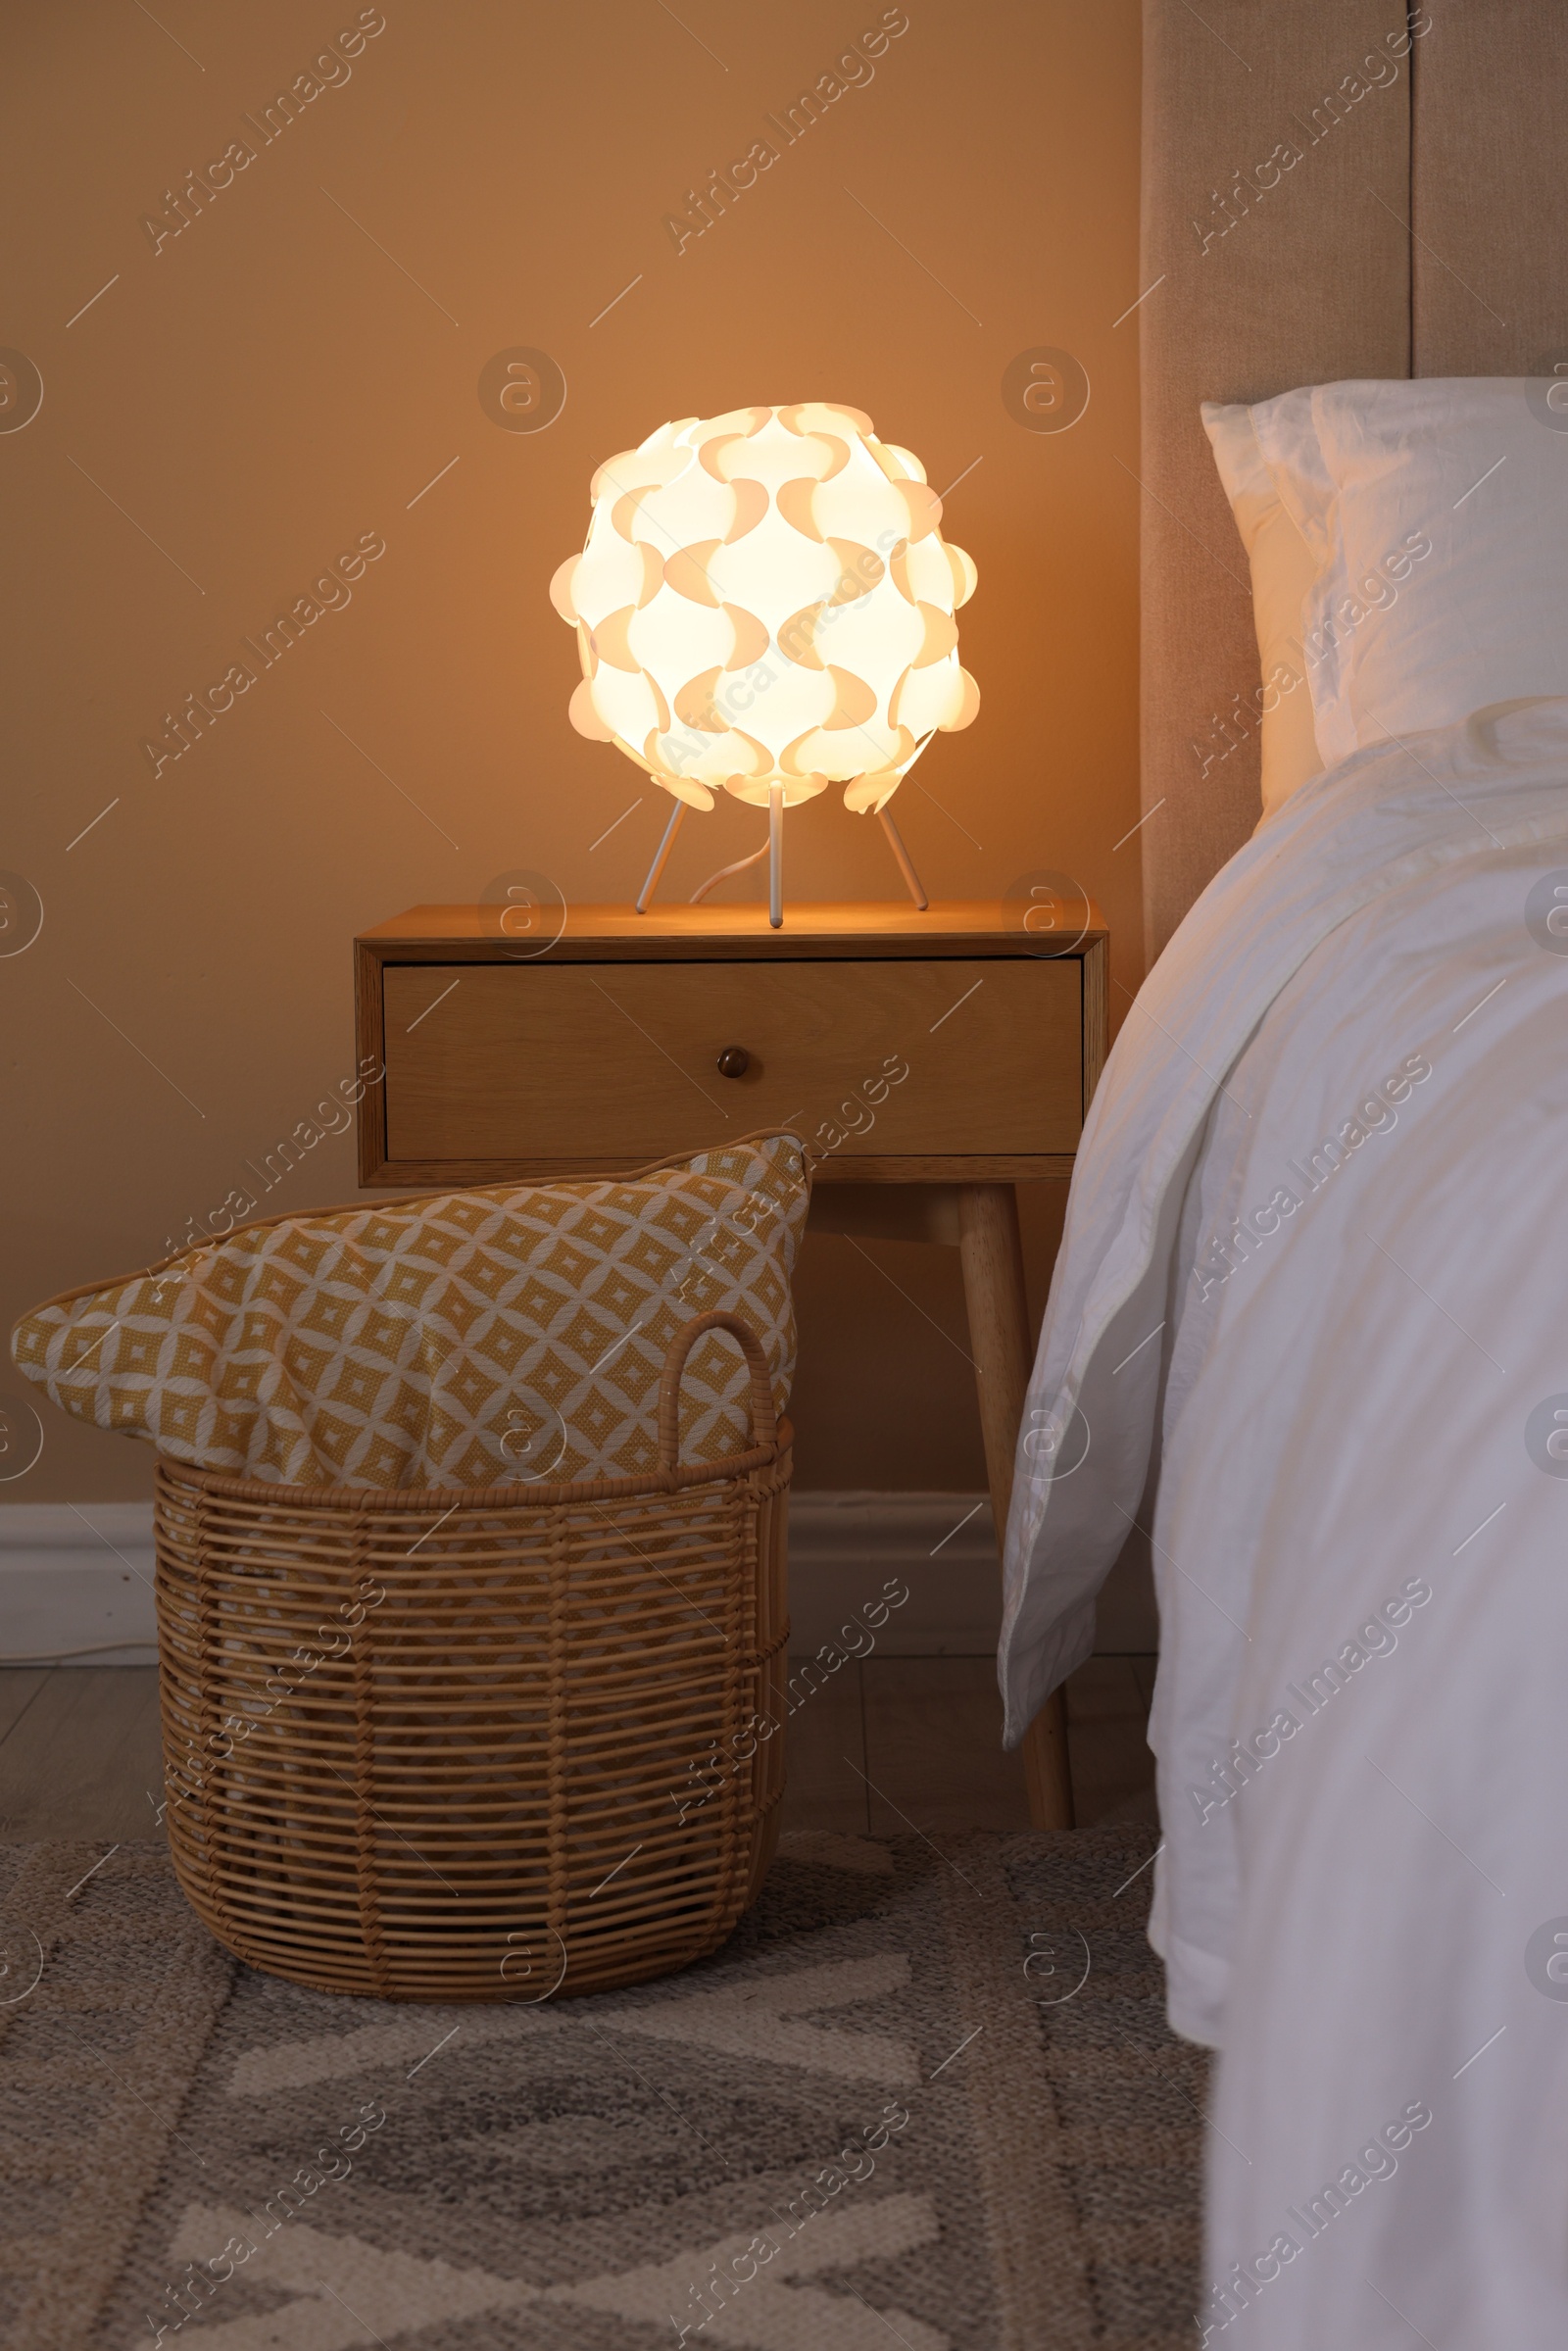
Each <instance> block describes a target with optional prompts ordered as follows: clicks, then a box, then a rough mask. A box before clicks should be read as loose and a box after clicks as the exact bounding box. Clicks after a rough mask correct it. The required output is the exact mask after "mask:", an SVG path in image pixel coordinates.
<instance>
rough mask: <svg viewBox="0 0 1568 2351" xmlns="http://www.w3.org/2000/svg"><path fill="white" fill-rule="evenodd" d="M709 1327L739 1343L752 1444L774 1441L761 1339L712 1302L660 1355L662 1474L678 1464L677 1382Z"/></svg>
mask: <svg viewBox="0 0 1568 2351" xmlns="http://www.w3.org/2000/svg"><path fill="white" fill-rule="evenodd" d="M709 1331H728V1333H729V1335H730V1337H731V1338H732V1339H735V1340H738V1341H739V1343H740V1349H741V1352H742V1354H743V1355H744V1356H745V1357H746V1368H747V1370H748V1371H749V1372H750V1373H751V1379H752V1396H751V1403H752V1439H753V1442H754V1444H757V1445H775V1444H776V1443H777V1442H778V1414H777V1413H776V1412H775V1411H774V1409H773V1386H772V1382H771V1381H770V1380H769V1378H768V1376H767V1358H766V1357H765V1356H764V1354H763V1353H762V1343H761V1341H760V1339H759V1338H758V1336H757V1333H756V1331H755V1330H754V1329H753V1328H752V1326H751V1324H750V1323H749V1322H746V1321H743V1319H742V1318H741V1316H740V1315H738V1314H729V1313H726V1312H725V1310H724V1309H723V1307H721V1306H716V1307H714V1308H713V1309H712V1311H711V1313H708V1314H696V1315H693V1317H692V1319H691V1321H690V1322H688V1323H684V1324H683V1325H682V1326H681V1328H680V1329H679V1330H678V1331H677V1332H676V1333H675V1336H674V1338H673V1339H672V1340H671V1341H670V1343H669V1351H668V1353H667V1354H666V1355H665V1357H664V1368H663V1371H662V1374H661V1375H660V1381H659V1466H660V1468H661V1469H662V1471H663V1472H664V1473H665V1475H666V1476H672V1475H673V1474H674V1472H675V1471H676V1470H677V1469H678V1468H679V1467H680V1384H681V1381H682V1379H683V1378H684V1376H685V1372H686V1360H687V1357H688V1356H689V1355H690V1353H691V1351H692V1348H693V1347H695V1346H696V1345H697V1342H698V1340H699V1339H701V1338H703V1337H704V1335H705V1334H706V1333H707V1332H709Z"/></svg>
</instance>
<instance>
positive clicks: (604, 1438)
mask: <svg viewBox="0 0 1568 2351" xmlns="http://www.w3.org/2000/svg"><path fill="white" fill-rule="evenodd" d="M808 1201H809V1181H808V1178H807V1174H806V1167H805V1161H804V1158H803V1154H802V1151H801V1148H800V1145H799V1144H798V1143H797V1142H796V1141H795V1139H794V1137H793V1136H789V1135H778V1136H773V1137H770V1138H768V1139H766V1140H765V1141H762V1142H760V1143H746V1144H735V1145H729V1146H726V1147H725V1148H724V1149H722V1150H718V1151H705V1152H703V1153H701V1154H700V1155H699V1156H698V1157H696V1158H693V1159H689V1160H686V1161H684V1162H683V1163H682V1164H680V1165H679V1166H676V1167H670V1168H663V1169H661V1170H659V1171H658V1172H657V1173H655V1174H652V1175H647V1176H640V1177H636V1178H633V1179H628V1178H625V1177H617V1178H615V1179H614V1180H613V1181H610V1182H586V1183H578V1184H552V1185H547V1186H526V1185H495V1186H492V1187H490V1188H488V1189H486V1190H483V1191H472V1192H459V1193H444V1194H439V1195H436V1196H435V1197H433V1198H430V1199H426V1200H406V1201H399V1202H398V1203H397V1204H396V1205H395V1206H392V1207H386V1206H383V1205H380V1204H377V1205H376V1206H375V1207H354V1208H338V1209H332V1210H328V1211H325V1212H323V1213H321V1214H319V1215H305V1216H296V1217H289V1218H287V1219H283V1220H274V1221H272V1222H270V1223H266V1224H257V1225H249V1226H246V1227H244V1228H242V1229H241V1230H240V1231H239V1232H237V1233H233V1234H230V1235H229V1236H228V1238H227V1239H226V1240H224V1241H221V1242H218V1243H214V1244H213V1245H212V1246H210V1247H206V1248H202V1249H192V1250H188V1251H187V1252H186V1253H185V1254H184V1255H182V1256H179V1257H176V1258H172V1259H171V1260H169V1261H168V1262H167V1263H166V1264H164V1265H162V1266H156V1267H153V1268H151V1269H150V1270H149V1271H148V1272H146V1273H140V1274H133V1275H131V1276H130V1277H129V1278H128V1279H126V1280H124V1281H121V1282H114V1283H108V1284H105V1286H104V1287H103V1288H102V1289H100V1290H96V1291H93V1292H90V1293H81V1294H77V1295H74V1296H71V1297H67V1298H57V1299H53V1300H51V1301H50V1302H49V1303H48V1304H46V1305H42V1306H38V1307H36V1308H35V1309H34V1310H33V1312H32V1313H30V1314H26V1315H24V1316H23V1318H22V1320H21V1321H20V1322H19V1323H18V1325H17V1327H16V1330H15V1332H14V1333H13V1335H12V1354H13V1357H14V1359H15V1361H16V1364H17V1367H18V1369H19V1370H20V1371H22V1372H23V1373H25V1376H26V1377H27V1378H28V1379H29V1380H32V1381H34V1382H35V1383H36V1384H37V1385H38V1386H39V1387H40V1388H42V1389H44V1390H45V1391H46V1393H47V1394H48V1396H50V1398H51V1399H52V1400H53V1402H55V1403H57V1404H58V1405H60V1407H61V1408H62V1410H63V1411H66V1412H69V1413H71V1414H72V1415H73V1418H75V1419H77V1420H83V1421H87V1422H89V1423H91V1424H92V1425H93V1426H95V1427H97V1428H101V1429H118V1430H121V1431H123V1432H124V1433H125V1434H127V1435H130V1436H134V1437H140V1438H143V1439H145V1440H146V1441H147V1442H149V1443H150V1444H153V1445H157V1446H158V1447H159V1449H160V1450H161V1451H163V1452H165V1453H168V1454H171V1455H172V1457H173V1458H174V1459H176V1460H179V1461H188V1462H191V1463H193V1464H195V1465H197V1466H198V1467H201V1468H204V1469H212V1470H219V1471H224V1472H227V1473H229V1474H231V1475H233V1476H236V1477H250V1478H259V1479H265V1480H268V1481H269V1482H271V1483H276V1484H282V1485H291V1486H335V1485H344V1486H359V1487H379V1488H395V1487H409V1486H489V1485H500V1484H504V1483H508V1482H510V1481H512V1480H513V1479H515V1478H516V1477H517V1476H518V1475H519V1474H520V1473H519V1467H518V1461H519V1456H520V1457H521V1459H522V1460H523V1461H524V1462H525V1463H526V1464H527V1466H528V1469H529V1471H530V1474H532V1475H535V1476H540V1475H543V1476H548V1477H549V1478H550V1479H551V1480H552V1481H560V1480H566V1479H574V1478H617V1477H637V1476H642V1475H644V1474H646V1473H647V1472H648V1471H649V1470H651V1469H653V1468H655V1467H656V1466H657V1463H658V1424H659V1377H660V1372H661V1370H662V1364H663V1357H664V1351H665V1348H666V1347H668V1345H669V1342H670V1340H671V1338H672V1337H673V1336H674V1334H675V1332H676V1331H678V1330H679V1329H680V1327H681V1325H682V1324H683V1323H685V1322H688V1321H690V1319H691V1318H692V1316H693V1315H695V1314H701V1313H704V1312H706V1311H707V1310H708V1308H710V1307H711V1306H725V1307H728V1308H729V1309H730V1310H731V1311H733V1312H735V1313H737V1314H740V1315H742V1316H744V1317H745V1319H746V1320H747V1321H748V1322H750V1323H751V1324H752V1325H753V1327H754V1329H755V1330H756V1331H757V1334H758V1337H759V1338H760V1341H761V1343H762V1347H763V1351H764V1353H765V1355H766V1357H767V1364H768V1371H769V1374H770V1376H771V1381H772V1388H773V1398H774V1402H775V1404H776V1405H777V1406H778V1408H779V1410H780V1411H782V1410H783V1409H784V1406H785V1404H786V1402H787V1401H788V1397H789V1391H790V1385H791V1382H792V1380H793V1378H794V1373H795V1318H794V1308H793V1303H792V1300H791V1295H790V1277H791V1275H792V1274H793V1272H794V1268H795V1258H796V1253H797V1251H798V1249H799V1248H800V1242H801V1235H802V1233H803V1231H804V1229H805V1224H806V1211H807V1205H808ZM746 1396H747V1379H746V1373H745V1368H744V1365H743V1362H742V1359H741V1355H740V1350H739V1349H738V1348H737V1347H736V1346H735V1344H734V1342H733V1341H732V1340H730V1339H727V1338H724V1337H722V1336H721V1335H719V1334H718V1333H716V1332H710V1333H708V1334H707V1335H706V1336H705V1337H704V1338H703V1339H702V1340H700V1341H699V1342H698V1345H697V1346H696V1347H695V1348H694V1349H693V1351H692V1355H691V1358H690V1361H689V1363H688V1366H687V1372H686V1380H685V1385H684V1388H683V1391H682V1408H681V1459H682V1460H683V1461H684V1462H692V1463H695V1462H702V1461H716V1460H719V1459H721V1458H722V1457H723V1456H724V1455H725V1454H726V1453H733V1452H739V1451H740V1450H742V1449H743V1447H744V1446H745V1445H746V1443H747V1411H746ZM551 1413H555V1414H558V1415H559V1416H560V1417H559V1424H558V1423H556V1422H554V1421H551V1420H550V1418H549V1415H550V1414H551ZM541 1428H543V1429H545V1430H546V1431H547V1433H548V1435H549V1439H550V1442H549V1443H548V1445H545V1446H544V1447H543V1449H542V1450H541V1451H540V1452H539V1453H537V1454H532V1453H529V1452H527V1451H526V1450H525V1449H524V1448H525V1445H526V1443H527V1441H528V1439H530V1438H531V1437H532V1436H533V1435H534V1433H535V1432H536V1431H538V1430H539V1429H541ZM563 1441H564V1442H563ZM535 1461H538V1462H539V1463H540V1464H542V1466H540V1467H538V1468H535V1467H534V1466H533V1464H534V1462H535Z"/></svg>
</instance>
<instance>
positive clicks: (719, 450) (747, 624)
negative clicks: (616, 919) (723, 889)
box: [550, 400, 980, 929]
mask: <svg viewBox="0 0 1568 2351" xmlns="http://www.w3.org/2000/svg"><path fill="white" fill-rule="evenodd" d="M591 495H592V498H593V509H594V511H593V518H592V520H591V522H590V523H589V526H588V541H587V545H586V546H585V547H584V549H583V551H582V553H581V555H574V556H572V557H570V558H569V559H568V560H567V561H566V562H565V563H563V564H562V565H561V567H560V569H559V570H558V571H557V573H556V575H555V578H554V579H553V580H552V581H551V583H550V596H551V602H552V603H553V604H554V605H555V608H556V610H557V612H560V614H561V616H562V618H563V619H564V620H566V621H568V622H570V623H571V625H572V626H573V627H575V629H576V631H577V642H578V647H579V650H580V652H581V656H582V669H583V674H582V682H581V684H580V685H579V686H577V688H576V689H575V691H574V692H573V694H572V697H571V705H570V717H571V722H572V724H573V726H575V727H576V729H577V731H578V733H579V734H583V735H587V736H590V737H591V738H593V739H594V740H595V741H598V742H603V743H613V744H614V745H615V746H616V748H617V749H618V750H620V751H623V752H624V753H625V755H626V757H627V758H628V759H634V760H635V761H636V763H637V765H638V766H639V767H641V768H643V769H645V770H646V772H647V773H648V774H649V775H651V776H652V777H653V779H654V781H655V783H656V784H659V785H662V788H663V789H664V791H666V792H668V793H669V794H670V795H671V797H672V798H673V799H674V801H675V804H676V805H675V808H674V811H673V813H672V814H671V816H670V819H669V822H668V824H667V825H666V827H665V829H664V835H663V838H662V841H661V842H660V845H659V850H658V853H657V855H656V856H655V858H654V861H653V864H652V866H651V867H650V869H649V873H648V878H647V880H646V881H645V882H644V884H643V887H642V891H641V893H640V895H639V897H638V900H637V911H638V912H639V914H642V913H646V912H647V910H648V906H649V903H650V901H651V900H652V897H653V894H654V891H655V890H656V889H657V887H658V885H659V878H660V875H661V874H662V871H663V869H664V864H665V862H666V860H667V858H668V857H669V853H670V850H671V848H672V847H673V845H674V840H675V835H676V832H677V831H678V830H679V827H680V823H681V819H682V818H683V816H684V815H685V813H686V810H687V808H711V807H712V806H713V794H714V792H715V791H718V790H722V791H725V792H730V793H733V794H734V796H735V798H736V799H737V800H744V801H747V802H749V803H750V804H751V805H752V806H753V807H755V808H766V809H767V811H768V838H767V841H766V842H765V843H764V844H763V846H762V848H761V849H760V850H758V851H756V852H755V853H754V854H753V856H751V857H743V858H742V859H741V860H740V862H739V863H738V864H734V865H727V866H725V867H724V869H723V871H722V872H720V873H715V874H713V875H712V876H711V878H710V879H709V880H708V881H707V882H705V883H704V884H703V886H702V888H701V889H700V890H699V891H698V892H697V893H696V895H695V897H694V898H693V900H692V904H693V905H694V906H695V905H696V904H697V903H698V901H699V900H700V899H702V898H705V897H706V896H707V895H708V893H709V891H710V890H711V889H713V888H714V887H715V885H716V884H717V883H719V882H721V881H723V880H725V879H727V877H728V876H729V875H730V874H732V873H739V872H741V871H742V870H743V868H744V867H745V866H748V865H752V864H755V863H756V862H757V861H758V859H759V858H760V857H769V860H770V863H769V888H768V919H769V921H770V922H771V923H772V924H773V926H774V928H775V929H776V928H777V927H778V926H779V924H780V923H781V922H782V921H783V919H784V903H783V832H784V810H785V808H793V807H795V806H796V805H797V804H798V803H799V802H801V801H806V800H811V799H814V798H815V796H816V794H817V793H818V792H824V791H826V789H827V787H828V785H829V784H830V783H841V784H843V786H844V799H845V805H846V806H847V807H849V808H855V809H857V810H858V811H859V812H860V813H861V814H865V813H868V812H870V811H872V810H874V811H875V812H876V814H877V815H878V817H879V818H880V819H881V822H882V826H883V829H884V830H885V832H886V834H887V837H888V840H889V843H890V844H891V846H892V850H893V854H894V856H895V857H897V859H898V862H899V869H900V871H901V872H902V874H903V875H904V879H905V882H906V884H907V888H908V891H909V894H910V896H911V897H912V898H913V900H914V903H915V905H916V906H921V907H923V906H925V905H926V904H927V900H926V896H925V892H924V891H923V890H922V888H921V887H920V882H919V877H918V876H917V874H916V873H915V871H914V868H913V866H912V865H911V864H910V862H909V857H908V854H907V851H906V849H905V847H904V843H903V841H902V840H901V839H900V837H899V833H898V830H897V828H896V826H895V825H894V822H893V818H892V816H891V815H890V814H889V813H888V803H889V801H890V800H891V799H892V798H893V795H894V793H895V792H896V791H897V790H898V788H899V785H900V783H901V782H902V781H903V779H904V777H905V776H906V774H907V772H908V770H909V768H910V767H911V766H912V765H913V764H914V761H915V760H916V759H918V758H919V756H920V754H921V752H922V751H923V750H924V749H925V747H926V744H927V743H928V742H929V741H930V739H931V736H932V735H933V733H935V731H936V730H937V729H938V728H939V727H940V728H942V729H944V730H947V731H951V730H953V729H955V728H956V727H960V726H967V725H968V723H969V721H970V719H971V718H972V717H973V716H974V714H975V711H976V710H978V709H979V707H980V696H979V691H978V689H977V688H976V686H975V682H974V680H973V678H972V677H970V676H969V674H968V672H967V671H966V670H964V669H961V668H960V667H959V665H958V654H957V644H958V629H957V623H956V620H955V618H954V614H955V612H956V611H957V609H958V607H959V606H960V605H961V604H963V603H964V602H966V600H967V599H968V597H969V596H970V595H971V594H972V592H973V589H974V584H975V567H974V564H973V563H971V562H970V560H969V558H968V556H966V555H965V554H964V553H963V550H962V549H961V548H958V547H950V546H949V545H948V544H947V542H946V541H945V540H944V538H943V536H942V533H941V531H940V529H939V528H938V525H939V523H940V521H941V519H942V502H941V500H940V499H939V498H938V497H937V495H936V493H935V491H933V490H931V489H929V488H928V487H927V486H926V480H925V475H924V473H923V471H922V469H921V467H920V465H919V463H918V461H917V460H916V459H915V458H913V457H911V456H910V455H909V452H908V451H907V449H899V448H897V447H895V446H894V444H893V443H891V442H885V441H879V440H878V439H877V437H876V433H875V431H874V430H873V428H872V424H871V419H870V417H869V416H864V415H862V414H861V412H860V411H859V410H858V409H852V408H841V407H838V406H836V405H835V404H833V403H831V402H827V401H816V400H808V401H800V402H797V403H795V404H794V405H793V406H791V407H787V408H746V409H735V410H732V411H731V413H730V414H729V415H728V416H713V417H709V418H707V419H699V418H697V417H693V416H687V417H684V418H682V419H681V421H680V422H679V423H675V424H663V425H661V426H660V428H659V430H658V431H657V432H654V433H650V434H649V436H648V438H647V440H646V441H644V442H642V443H641V444H640V446H639V447H637V448H636V449H630V450H627V451H626V452H625V453H624V454H623V455H622V456H620V457H614V458H612V459H611V460H610V462H609V464H608V465H601V466H600V468H599V470H598V472H597V473H596V474H595V475H594V478H593V486H592V492H591Z"/></svg>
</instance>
